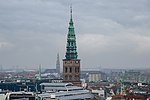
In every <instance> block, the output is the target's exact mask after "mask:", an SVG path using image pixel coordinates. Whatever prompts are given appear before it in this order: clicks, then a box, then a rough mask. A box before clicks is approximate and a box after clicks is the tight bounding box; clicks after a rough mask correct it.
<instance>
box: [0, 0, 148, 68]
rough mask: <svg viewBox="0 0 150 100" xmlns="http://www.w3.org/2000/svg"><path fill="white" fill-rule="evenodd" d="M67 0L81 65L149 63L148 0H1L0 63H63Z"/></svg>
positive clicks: (138, 65) (135, 65)
mask: <svg viewBox="0 0 150 100" xmlns="http://www.w3.org/2000/svg"><path fill="white" fill-rule="evenodd" d="M71 3H72V5H73V21H74V26H75V31H76V37H77V51H78V55H79V56H78V58H79V59H81V68H83V69H85V68H92V67H93V68H100V67H101V68H149V67H150V6H149V5H150V0H0V65H2V66H3V67H4V68H8V67H14V66H18V67H20V68H38V66H39V64H42V66H43V67H45V68H54V67H55V65H56V58H57V57H56V55H57V53H58V52H59V54H60V61H61V67H62V59H64V58H65V52H66V37H67V33H68V25H69V19H70V14H69V12H70V11H69V10H70V9H69V8H70V7H69V6H70V4H71Z"/></svg>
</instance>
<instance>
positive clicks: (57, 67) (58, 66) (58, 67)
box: [56, 53, 60, 74]
mask: <svg viewBox="0 0 150 100" xmlns="http://www.w3.org/2000/svg"><path fill="white" fill-rule="evenodd" d="M56 72H57V73H58V74H60V61H59V53H58V54H57V61H56Z"/></svg>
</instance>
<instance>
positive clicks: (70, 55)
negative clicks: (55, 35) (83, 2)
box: [65, 6, 78, 60]
mask: <svg viewBox="0 0 150 100" xmlns="http://www.w3.org/2000/svg"><path fill="white" fill-rule="evenodd" d="M68 29H69V31H68V35H67V46H66V49H67V50H66V56H65V57H66V59H67V60H71V59H77V56H78V55H77V46H76V36H75V31H74V26H73V20H72V6H71V7H70V22H69V28H68Z"/></svg>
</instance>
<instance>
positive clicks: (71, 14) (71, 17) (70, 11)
mask: <svg viewBox="0 0 150 100" xmlns="http://www.w3.org/2000/svg"><path fill="white" fill-rule="evenodd" d="M70 17H71V19H72V4H71V5H70Z"/></svg>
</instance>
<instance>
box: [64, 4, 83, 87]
mask: <svg viewBox="0 0 150 100" xmlns="http://www.w3.org/2000/svg"><path fill="white" fill-rule="evenodd" d="M65 57H66V58H65V59H63V81H64V82H71V83H73V84H74V85H77V86H80V85H81V83H80V59H78V58H77V57H78V54H77V46H76V36H75V31H74V26H73V19H72V7H70V22H69V28H68V34H67V44H66V55H65Z"/></svg>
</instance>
